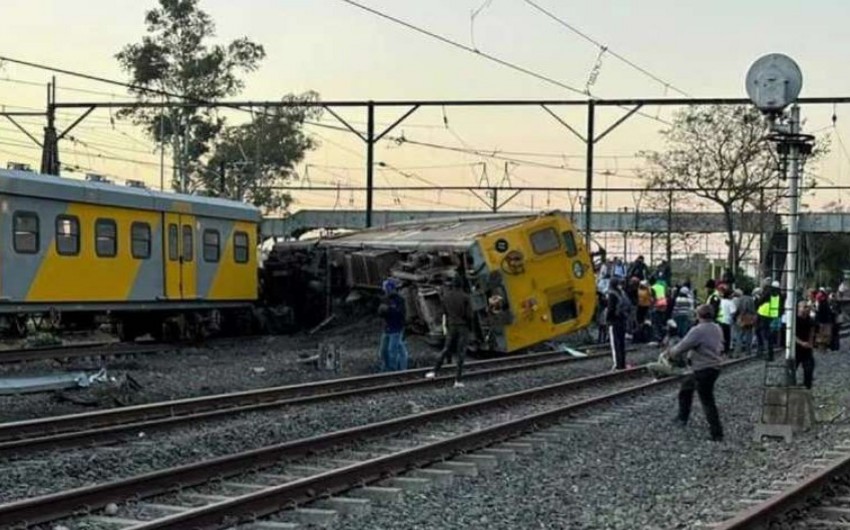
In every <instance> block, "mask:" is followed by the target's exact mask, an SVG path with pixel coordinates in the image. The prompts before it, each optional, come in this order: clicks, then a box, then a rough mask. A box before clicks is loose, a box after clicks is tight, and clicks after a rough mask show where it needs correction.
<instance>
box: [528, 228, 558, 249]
mask: <svg viewBox="0 0 850 530" xmlns="http://www.w3.org/2000/svg"><path fill="white" fill-rule="evenodd" d="M531 248H533V249H534V253H535V254H547V253H549V252H552V251H553V250H558V249H559V248H561V242H560V241H558V232H556V231H555V229H554V228H552V227H551V226H550V227H549V228H544V229H543V230H538V231H537V232H534V233H532V234H531Z"/></svg>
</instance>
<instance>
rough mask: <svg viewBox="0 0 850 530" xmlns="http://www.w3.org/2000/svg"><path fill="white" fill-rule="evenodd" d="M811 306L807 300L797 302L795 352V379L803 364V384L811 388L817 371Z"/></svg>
mask: <svg viewBox="0 0 850 530" xmlns="http://www.w3.org/2000/svg"><path fill="white" fill-rule="evenodd" d="M811 311H812V309H811V306H809V303H808V302H806V301H803V302H800V303H799V304H797V324H796V326H797V329H796V333H797V348H796V350H795V352H794V367H793V368H794V380H795V382H796V379H797V368H798V367H799V366H800V365H802V366H803V385H804V386H805V387H806V388H808V389H809V390H811V388H812V380H813V378H814V373H815V355H814V352H813V351H812V347H813V345H814V338H815V322H814V321H813V320H812V315H811Z"/></svg>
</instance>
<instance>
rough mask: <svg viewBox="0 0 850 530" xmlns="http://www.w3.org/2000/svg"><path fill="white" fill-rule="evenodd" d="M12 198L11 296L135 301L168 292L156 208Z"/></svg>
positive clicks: (7, 274) (6, 244) (6, 273)
mask: <svg viewBox="0 0 850 530" xmlns="http://www.w3.org/2000/svg"><path fill="white" fill-rule="evenodd" d="M7 199H8V198H6V199H4V202H5V203H7V204H8V205H9V206H8V211H6V212H5V213H4V215H3V234H4V235H6V237H4V238H3V248H4V259H3V260H2V266H0V270H2V283H3V285H5V286H6V289H4V293H3V294H4V296H7V297H8V298H7V301H9V302H15V303H20V302H23V303H38V302H41V303H45V302H49V303H85V302H134V301H148V300H156V299H158V298H160V297H161V296H162V295H163V268H162V244H161V240H162V235H161V226H160V216H159V215H157V214H156V213H155V212H145V211H139V210H130V209H125V208H113V207H106V206H97V205H91V204H79V203H63V202H61V201H52V200H45V199H38V198H29V197H14V198H13V199H12V200H10V201H8V200H7Z"/></svg>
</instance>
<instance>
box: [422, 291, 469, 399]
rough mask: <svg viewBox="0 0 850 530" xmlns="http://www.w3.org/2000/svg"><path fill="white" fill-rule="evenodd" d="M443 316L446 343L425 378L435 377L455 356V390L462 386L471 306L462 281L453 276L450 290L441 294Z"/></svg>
mask: <svg viewBox="0 0 850 530" xmlns="http://www.w3.org/2000/svg"><path fill="white" fill-rule="evenodd" d="M442 301H443V314H445V316H446V343H445V345H444V346H443V351H442V353H441V354H440V359H439V360H438V361H437V365H436V366H434V369H433V370H432V371H430V372H428V373H427V374H425V377H426V378H428V379H432V378H434V377H435V376H436V374H437V372H438V371H439V370H440V367H442V366H443V363H444V362H446V361H448V362H451V361H452V357H453V356H455V355H456V356H457V375H455V388H459V387H462V386H463V383H462V382H461V377H463V361H464V358H465V357H466V345H467V342H468V341H469V334H470V333H471V332H472V304H471V303H470V300H469V295H468V294H467V293H466V292H465V291H464V290H463V280H462V278H461V277H460V276H455V277H454V278H452V280H451V284H450V288H449V289H448V290H446V291H445V292H444V293H443V296H442Z"/></svg>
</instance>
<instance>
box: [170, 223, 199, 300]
mask: <svg viewBox="0 0 850 530" xmlns="http://www.w3.org/2000/svg"><path fill="white" fill-rule="evenodd" d="M194 223H195V218H194V217H193V216H191V215H186V214H177V213H167V214H165V222H164V223H163V225H164V226H165V230H164V233H165V236H164V237H165V245H164V248H165V254H166V255H165V297H166V298H167V299H169V300H192V299H195V298H197V288H196V281H195V260H196V256H195V254H196V252H195V248H196V245H195V239H196V238H195V226H194Z"/></svg>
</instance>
